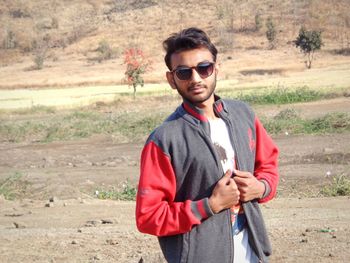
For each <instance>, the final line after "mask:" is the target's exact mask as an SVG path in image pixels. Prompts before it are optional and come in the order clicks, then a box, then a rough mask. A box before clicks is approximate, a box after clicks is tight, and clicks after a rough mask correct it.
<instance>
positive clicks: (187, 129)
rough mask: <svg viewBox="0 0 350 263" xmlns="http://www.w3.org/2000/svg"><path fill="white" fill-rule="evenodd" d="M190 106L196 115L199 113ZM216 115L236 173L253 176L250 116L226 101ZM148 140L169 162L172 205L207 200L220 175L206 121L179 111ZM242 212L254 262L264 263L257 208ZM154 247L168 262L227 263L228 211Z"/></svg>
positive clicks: (266, 249) (266, 246)
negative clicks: (231, 150)
mask: <svg viewBox="0 0 350 263" xmlns="http://www.w3.org/2000/svg"><path fill="white" fill-rule="evenodd" d="M185 103H186V102H185ZM221 106H223V108H221ZM191 107H192V109H193V110H194V111H196V112H198V113H199V114H200V110H199V109H197V108H195V107H193V106H191ZM216 111H217V114H218V115H219V116H220V117H221V118H222V119H223V120H224V121H225V123H226V124H227V126H228V128H229V131H230V135H231V142H232V145H233V148H234V151H235V153H236V158H237V159H236V162H237V166H238V169H240V170H245V171H249V172H251V173H254V163H255V149H252V148H251V147H250V145H249V142H250V141H251V140H255V139H256V138H255V116H254V114H253V112H252V111H251V110H250V108H249V107H248V106H247V105H246V104H244V103H242V102H239V101H232V100H218V101H217V102H216ZM249 134H251V136H252V137H251V138H249ZM150 140H151V141H153V142H154V143H156V144H157V145H158V146H159V147H160V148H161V149H162V150H163V152H164V153H165V154H166V155H168V156H169V157H170V160H171V163H172V166H173V169H174V172H175V175H176V196H175V201H177V202H181V201H185V200H193V201H197V200H201V199H203V198H206V197H209V196H210V195H211V193H212V190H213V188H214V187H215V184H216V183H217V181H218V180H219V179H220V178H221V177H222V176H223V174H224V172H223V169H222V166H221V163H220V161H219V158H218V156H217V153H216V151H215V149H214V147H213V144H212V142H211V139H210V127H209V125H208V123H207V122H205V121H200V120H198V119H197V118H195V117H194V116H192V115H191V114H189V113H188V112H187V111H186V110H185V109H184V108H183V106H180V107H178V108H177V110H176V111H175V112H174V113H173V114H172V115H171V116H170V117H169V118H168V119H167V120H166V121H165V122H164V123H163V124H162V125H161V126H160V127H158V128H157V129H156V130H155V131H154V132H153V133H152V134H151V136H150V137H149V139H148V141H150ZM243 207H244V210H245V213H246V217H247V222H248V229H249V231H248V233H249V242H250V244H251V246H252V248H253V250H254V251H255V253H256V254H257V255H258V257H259V258H260V259H261V260H262V261H263V262H267V256H269V255H270V254H271V246H270V243H269V240H268V238H267V233H266V230H265V226H264V222H263V218H262V215H261V212H260V209H259V205H258V203H257V201H255V200H254V201H252V202H247V203H244V204H243ZM159 242H160V246H161V249H162V251H163V254H164V256H165V258H166V260H167V261H168V262H171V263H179V262H181V263H182V262H191V263H192V262H194V263H195V262H220V263H226V262H227V263H232V262H233V252H234V246H233V236H232V225H231V220H230V211H229V210H224V211H222V212H220V213H218V214H215V215H213V216H211V217H209V218H208V219H206V220H204V221H203V222H202V223H201V224H200V225H197V226H195V227H194V228H193V229H192V230H191V231H190V232H188V233H185V234H182V235H175V236H167V237H160V238H159Z"/></svg>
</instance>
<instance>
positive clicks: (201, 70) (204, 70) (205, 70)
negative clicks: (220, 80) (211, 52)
mask: <svg viewBox="0 0 350 263" xmlns="http://www.w3.org/2000/svg"><path fill="white" fill-rule="evenodd" d="M196 70H197V72H198V74H199V75H200V76H201V77H202V78H207V77H209V76H210V75H211V74H213V71H214V64H212V63H202V64H199V65H198V66H197V68H196Z"/></svg>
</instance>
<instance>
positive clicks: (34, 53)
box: [0, 0, 350, 89]
mask: <svg viewBox="0 0 350 263" xmlns="http://www.w3.org/2000/svg"><path fill="white" fill-rule="evenodd" d="M257 14H259V21H260V24H261V29H259V30H257V29H256V22H255V17H256V15H257ZM269 16H271V17H272V19H273V21H274V23H275V25H276V27H277V44H276V49H274V50H269V45H268V41H267V40H266V37H265V31H266V28H265V22H266V19H267V17H269ZM0 24H1V28H2V29H3V30H1V32H0V44H1V45H0V46H1V49H0V79H1V80H0V87H1V88H11V89H12V88H28V87H50V86H58V87H66V86H76V85H79V86H82V85H83V86H86V85H96V84H97V85H102V84H107V85H115V84H123V78H124V70H125V68H124V65H123V52H124V51H125V49H127V48H130V47H138V48H141V49H142V50H143V51H144V52H145V54H147V56H149V57H150V58H151V59H152V61H153V67H152V70H151V71H150V72H149V73H148V74H147V75H146V77H145V78H146V83H147V82H148V83H159V82H162V81H164V78H163V75H164V71H165V70H166V68H165V66H164V65H163V50H162V45H161V42H162V40H164V39H165V38H166V37H167V36H168V35H169V34H170V33H173V32H176V31H178V30H180V29H182V28H185V27H189V26H197V27H201V28H203V29H205V30H206V31H207V32H208V33H209V34H210V36H211V37H212V38H213V40H214V42H215V43H216V44H217V46H218V47H219V49H220V51H221V55H220V57H219V59H220V62H221V63H222V65H223V66H225V67H222V68H223V70H222V71H221V72H222V74H221V76H220V77H221V78H222V79H235V78H238V79H239V80H244V81H245V80H247V81H250V79H249V78H248V79H247V77H246V76H245V75H244V74H243V73H244V72H243V73H242V72H241V71H242V70H253V72H254V70H259V69H262V70H266V69H270V70H272V71H271V72H272V74H275V73H277V74H281V72H282V73H285V72H288V71H292V72H294V71H303V70H304V65H303V56H302V55H301V54H300V52H299V51H298V50H297V49H296V48H295V47H293V44H292V41H293V40H294V39H295V38H296V36H297V33H298V31H299V28H300V26H301V25H305V26H306V27H307V28H310V29H317V30H322V31H323V39H324V43H325V45H324V46H323V48H322V50H323V51H322V52H321V53H320V54H319V56H318V60H319V61H318V62H317V63H315V67H325V66H329V65H332V64H339V63H340V64H342V63H343V64H344V63H348V61H349V59H348V56H345V55H346V54H348V53H349V45H350V40H349V38H350V5H349V3H348V1H347V0H341V1H327V2H325V1H321V0H301V1H300V0H299V1H296V0H295V1H286V0H280V1H275V0H263V1H258V0H250V1H228V0H225V1H220V2H219V1H213V0H205V1H187V2H184V1H178V0H175V1H161V0H142V1H136V0H122V1H120V0H115V1H112V0H88V1H82V0H72V1H58V0H37V1H25V0H13V1H12V0H2V1H0ZM101 41H104V43H107V44H108V45H109V46H110V48H111V50H112V51H113V54H112V56H111V59H109V60H104V59H103V58H102V59H101V56H102V55H101V52H99V50H98V47H99V44H100V43H101ZM342 52H343V53H345V55H339V54H337V53H342ZM38 56H39V57H42V59H43V62H44V65H43V69H41V70H36V69H35V63H34V62H33V60H34V58H35V57H38ZM274 70H277V71H274ZM267 73H268V74H270V71H268V72H267ZM250 75H251V74H250ZM248 77H251V76H248Z"/></svg>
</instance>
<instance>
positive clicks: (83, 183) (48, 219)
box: [0, 134, 350, 262]
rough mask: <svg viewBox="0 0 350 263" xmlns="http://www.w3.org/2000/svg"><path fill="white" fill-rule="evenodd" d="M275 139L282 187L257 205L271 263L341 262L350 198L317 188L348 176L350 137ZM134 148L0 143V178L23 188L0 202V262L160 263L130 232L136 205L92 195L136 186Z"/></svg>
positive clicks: (348, 251) (349, 252)
mask: <svg viewBox="0 0 350 263" xmlns="http://www.w3.org/2000/svg"><path fill="white" fill-rule="evenodd" d="M274 139H275V141H276V143H277V144H278V146H279V148H280V150H281V156H280V172H281V181H280V185H279V190H278V197H277V198H276V199H274V200H273V201H271V202H269V203H267V204H265V205H263V206H262V207H263V213H264V215H265V219H266V223H267V227H268V230H269V233H270V237H271V241H272V245H273V252H274V253H273V255H272V257H271V262H348V261H349V259H350V226H349V222H350V202H349V201H350V200H349V197H336V198H326V197H320V196H319V190H320V189H321V187H322V186H323V185H325V184H327V183H329V182H330V181H331V177H332V175H335V174H339V173H343V172H344V173H347V174H348V168H349V164H350V156H349V152H350V144H349V143H348V142H349V141H350V134H334V135H318V136H286V135H285V136H279V137H275V138H274ZM141 148H142V144H115V143H113V141H112V140H111V139H110V138H109V137H105V136H95V137H92V138H89V139H85V140H79V141H71V142H55V143H49V144H37V143H22V144H14V143H4V142H3V143H0V167H1V169H0V179H4V178H7V177H8V176H9V175H11V174H14V173H16V172H17V173H20V174H21V175H22V177H21V179H20V182H21V184H19V185H18V189H21V191H23V198H22V199H21V198H19V199H16V200H15V201H8V200H5V199H4V198H2V199H0V244H1V245H0V254H1V262H163V259H162V256H161V252H160V249H159V246H158V243H157V239H156V238H155V237H152V236H149V235H143V234H141V233H139V232H138V231H137V229H136V226H135V216H134V207H135V202H132V201H130V202H127V201H124V202H122V201H112V200H99V199H97V198H96V197H94V193H95V191H96V190H98V189H100V190H101V189H111V188H112V187H113V186H114V187H116V186H117V187H118V186H119V187H120V186H121V184H123V183H125V181H126V180H128V181H129V183H130V184H131V185H134V184H136V182H137V179H138V171H139V156H140V150H141ZM327 172H330V175H328V176H327V175H326V173H327ZM18 194H19V195H21V192H20V191H19V192H18ZM50 198H53V200H52V201H53V202H51V205H49V206H48V204H50V202H49V199H50ZM141 258H142V259H143V261H140V259H141Z"/></svg>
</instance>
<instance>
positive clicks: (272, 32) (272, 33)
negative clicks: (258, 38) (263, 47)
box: [266, 16, 277, 49]
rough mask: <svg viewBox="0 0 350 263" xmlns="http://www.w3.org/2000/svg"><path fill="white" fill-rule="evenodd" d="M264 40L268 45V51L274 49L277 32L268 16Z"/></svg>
mask: <svg viewBox="0 0 350 263" xmlns="http://www.w3.org/2000/svg"><path fill="white" fill-rule="evenodd" d="M266 29H267V30H266V38H267V40H268V41H269V43H270V49H273V48H275V45H276V35H277V31H276V28H275V23H274V22H273V20H272V17H271V16H269V17H268V18H267V21H266Z"/></svg>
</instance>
